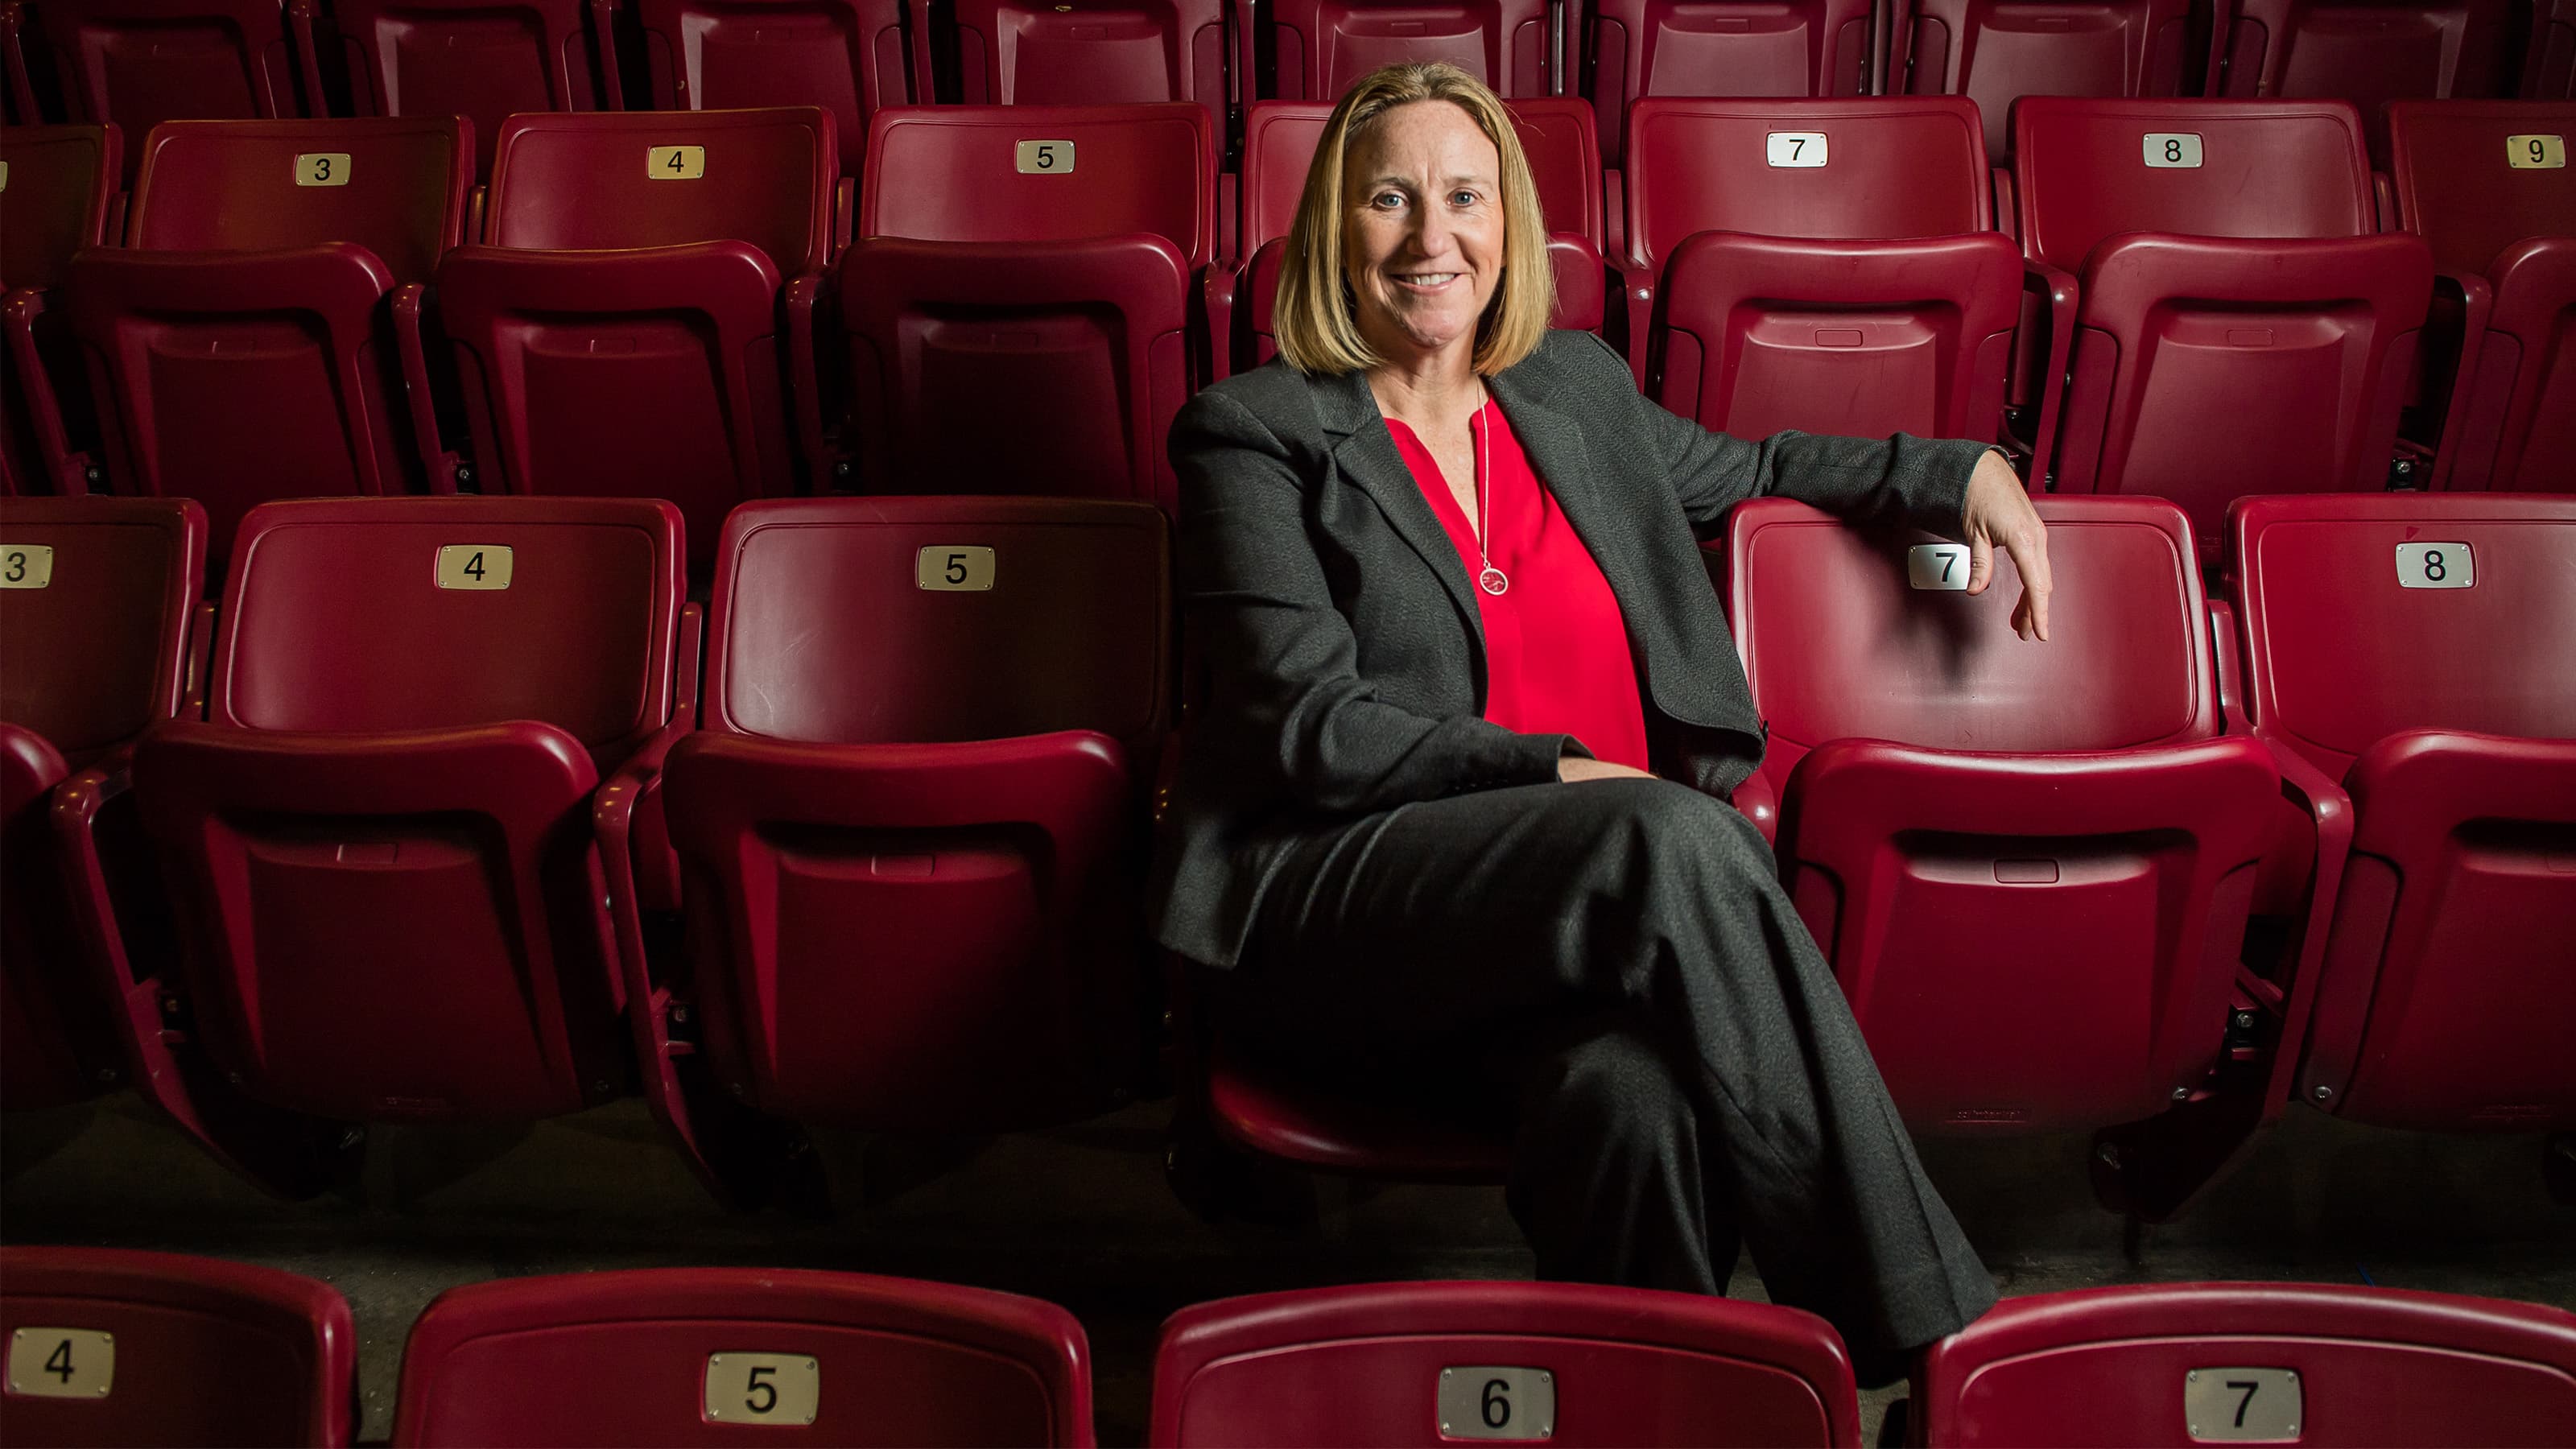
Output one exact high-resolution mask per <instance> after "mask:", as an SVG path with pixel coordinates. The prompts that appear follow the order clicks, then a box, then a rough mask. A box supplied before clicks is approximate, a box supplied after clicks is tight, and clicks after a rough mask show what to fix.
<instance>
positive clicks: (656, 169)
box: [483, 106, 839, 277]
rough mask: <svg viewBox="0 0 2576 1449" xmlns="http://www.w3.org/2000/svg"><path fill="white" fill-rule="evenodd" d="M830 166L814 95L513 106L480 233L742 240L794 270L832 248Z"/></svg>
mask: <svg viewBox="0 0 2576 1449" xmlns="http://www.w3.org/2000/svg"><path fill="white" fill-rule="evenodd" d="M675 163H676V164H675ZM838 175H839V162H838V160H837V159H836V157H835V154H834V151H833V125H832V120H831V118H830V117H829V116H828V115H827V114H825V113H824V112H823V111H821V110H819V109H817V108H815V107H812V106H780V107H775V108H772V109H768V110H752V111H702V112H697V113H695V114H676V115H675V114H669V113H664V112H658V111H633V112H622V113H611V112H600V113H595V114H590V115H521V116H513V117H511V118H510V120H509V121H508V122H507V123H505V124H504V125H503V126H502V128H501V139H500V144H499V148H498V151H497V154H496V155H495V156H494V158H493V161H492V198H491V201H490V204H489V210H488V212H487V214H486V216H485V219H484V224H483V239H484V240H485V241H486V242H488V243H490V244H491V245H493V246H498V247H522V248H531V249H537V250H546V251H583V250H612V249H623V248H634V247H664V246H677V245H680V244H682V243H686V242H703V241H739V242H747V243H749V244H751V245H752V246H755V247H758V248H759V249H760V250H761V251H762V252H763V253H764V254H765V255H767V256H768V258H769V260H770V264H771V265H772V266H775V267H776V268H777V269H778V272H779V275H780V276H782V277H794V276H797V275H799V274H802V273H805V272H808V271H812V270H814V269H816V268H818V267H821V266H822V265H823V264H824V262H825V261H826V260H827V259H828V257H829V256H830V253H831V237H832V188H833V181H834V178H835V177H836V176H838Z"/></svg>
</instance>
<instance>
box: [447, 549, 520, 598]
mask: <svg viewBox="0 0 2576 1449" xmlns="http://www.w3.org/2000/svg"><path fill="white" fill-rule="evenodd" d="M438 586H439V587H440V588H442V589H506V588H508V587H509V586H510V550H509V549H508V548H506V547H504V546H503V545H500V544H497V543H451V544H448V545H447V546H445V547H444V548H441V549H440V550H439V551H438Z"/></svg>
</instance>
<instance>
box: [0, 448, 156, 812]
mask: <svg viewBox="0 0 2576 1449" xmlns="http://www.w3.org/2000/svg"><path fill="white" fill-rule="evenodd" d="M205 571H206V514H205V510H203V509H201V508H199V507H198V506H197V505H196V504H194V503H191V502H189V501H188V500H186V499H184V498H107V497H87V498H0V588H5V590H6V592H5V593H0V598H5V599H6V600H7V603H6V604H5V605H0V609H5V611H6V612H7V615H8V623H7V624H6V626H5V627H0V720H7V721H9V722H10V723H12V724H19V725H24V726H26V727H27V728H29V729H31V730H34V731H35V732H36V733H37V734H39V735H41V736H43V737H44V739H45V740H46V742H47V743H48V744H50V745H52V746H53V747H54V748H55V749H57V750H60V751H62V753H63V755H64V756H65V757H66V758H67V759H69V760H71V761H73V762H74V763H75V764H79V763H84V762H86V761H88V760H89V759H91V758H92V757H94V756H96V755H98V754H99V753H101V752H102V751H105V750H108V749H111V748H113V747H114V746H116V745H120V744H123V743H124V742H126V741H128V740H131V739H133V738H134V737H135V736H136V735H139V734H141V733H142V732H143V730H144V728H145V727H146V726H148V725H150V724H152V723H153V722H154V721H155V720H163V719H168V718H169V717H170V716H171V715H173V714H176V713H177V712H178V709H179V694H180V690H181V687H182V684H183V680H184V677H185V674H186V670H187V653H188V630H189V622H190V620H191V618H192V617H193V615H194V614H195V611H196V607H197V599H198V596H199V594H200V593H201V592H202V591H203V587H204V581H205ZM13 576H14V577H13ZM39 579H41V580H43V581H44V582H43V583H42V584H41V585H39V584H38V583H37V582H36V581H37V580H39Z"/></svg>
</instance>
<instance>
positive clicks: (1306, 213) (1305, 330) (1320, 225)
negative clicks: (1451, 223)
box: [1271, 63, 1556, 377]
mask: <svg viewBox="0 0 2576 1449" xmlns="http://www.w3.org/2000/svg"><path fill="white" fill-rule="evenodd" d="M1416 101H1447V102H1449V103H1450V104H1451V105H1454V106H1456V107H1458V109H1460V110H1462V111H1465V112H1466V113H1467V115H1468V118H1469V119H1471V120H1473V121H1474V122H1475V123H1476V126H1477V129H1479V130H1481V131H1483V132H1484V133H1485V138H1486V139H1487V140H1489V141H1492V142H1493V143H1494V150H1495V152H1496V154H1497V155H1499V156H1500V157H1501V158H1502V165H1503V174H1502V178H1501V182H1502V204H1503V276H1502V281H1501V283H1500V284H1499V285H1497V286H1496V287H1495V288H1494V298H1493V300H1492V301H1491V302H1489V303H1487V304H1486V307H1485V315H1484V316H1483V318H1481V319H1480V320H1479V321H1478V322H1477V324H1476V371H1477V372H1478V373H1480V374H1483V375H1485V376H1488V377H1490V376H1492V375H1493V374H1495V373H1497V372H1500V371H1502V370H1503V369H1504V368H1507V367H1510V366H1511V365H1512V364H1514V363H1516V362H1519V361H1520V360H1521V359H1522V358H1525V357H1527V356H1529V355H1530V354H1531V353H1533V352H1535V351H1537V350H1538V345H1539V343H1540V342H1541V341H1543V340H1545V338H1546V336H1547V325H1548V319H1549V318H1550V317H1551V316H1553V315H1554V314H1555V311H1556V276H1555V273H1554V271H1553V269H1552V268H1551V267H1550V266H1549V265H1548V257H1547V218H1546V215H1545V213H1543V212H1541V211H1540V210H1539V203H1538V186H1537V183H1536V182H1534V181H1532V180H1531V179H1530V169H1529V158H1528V157H1527V156H1526V155H1524V154H1522V151H1521V138H1520V132H1519V130H1518V128H1517V127H1515V126H1514V125H1513V124H1512V117H1511V113H1510V112H1509V111H1507V110H1505V109H1503V103H1502V101H1501V100H1500V99H1499V98H1497V97H1496V96H1495V95H1494V93H1493V92H1492V91H1490V90H1487V89H1486V88H1485V85H1484V83H1483V82H1482V81H1479V80H1477V79H1476V78H1475V77H1474V76H1471V75H1469V74H1467V73H1466V72H1465V71H1463V70H1460V69H1459V68H1458V67H1456V66H1454V65H1445V64H1438V63H1411V64H1405V65H1390V66H1386V67H1383V68H1382V69H1379V70H1377V71H1374V72H1372V73H1370V74H1369V75H1368V76H1366V77H1364V78H1362V79H1361V81H1360V82H1359V84H1357V85H1354V86H1352V87H1351V88H1350V91H1349V93H1348V94H1346V95H1344V96H1343V97H1342V100H1341V104H1339V105H1337V106H1335V107H1333V114H1332V117H1331V119H1329V120H1327V121H1326V122H1325V123H1324V138H1323V140H1322V141H1321V142H1319V143H1318V144H1317V145H1316V147H1315V160H1314V164H1313V165H1311V166H1309V167H1308V168H1307V171H1306V191H1305V194H1304V196H1302V197H1301V198H1299V200H1298V202H1297V220H1296V222H1295V223H1294V224H1293V225H1291V226H1290V227H1289V228H1288V255H1287V258H1286V263H1287V264H1286V265H1285V266H1283V267H1281V268H1280V269H1279V296H1278V298H1277V304H1276V306H1275V307H1274V308H1273V309H1272V314H1271V317H1272V330H1273V333H1274V335H1276V336H1277V338H1278V340H1279V353H1280V355H1281V356H1283V357H1285V358H1287V359H1288V364H1289V365H1290V366H1291V367H1294V368H1296V369H1297V370H1298V371H1299V372H1304V373H1338V372H1365V371H1367V370H1368V369H1370V368H1373V367H1376V366H1378V365H1379V364H1380V363H1381V362H1383V361H1384V360H1385V359H1383V358H1381V357H1379V356H1378V355H1377V353H1376V352H1375V351H1374V350H1373V349H1371V348H1370V346H1369V345H1368V342H1367V341H1366V340H1365V339H1364V338H1362V337H1361V336H1360V329H1359V319H1358V317H1357V316H1356V315H1355V312H1354V309H1355V307H1356V305H1357V304H1356V301H1355V300H1354V299H1353V297H1352V296H1351V292H1350V288H1349V286H1348V285H1347V283H1346V281H1345V279H1344V278H1343V275H1342V220H1343V218H1342V211H1343V202H1342V170H1343V167H1342V163H1343V160H1344V158H1346V157H1347V156H1348V155H1349V154H1350V148H1351V143H1352V142H1353V141H1354V140H1356V139H1357V138H1358V137H1359V136H1360V135H1361V133H1363V132H1365V131H1366V130H1367V129H1368V128H1369V127H1370V126H1371V125H1372V124H1374V123H1376V122H1377V121H1378V120H1379V119H1380V118H1381V117H1383V116H1384V115H1385V114H1386V113H1387V112H1388V111H1391V110H1393V109H1395V108H1396V107H1397V106H1404V105H1411V104H1412V103H1414V102H1416Z"/></svg>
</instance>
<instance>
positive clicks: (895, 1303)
mask: <svg viewBox="0 0 2576 1449" xmlns="http://www.w3.org/2000/svg"><path fill="white" fill-rule="evenodd" d="M1089 1355H1090V1350H1089V1346H1088V1344H1087V1342H1086V1340H1085V1339H1084V1337H1083V1332H1082V1325H1080V1324H1079V1323H1076V1322H1075V1321H1074V1318H1073V1315H1072V1314H1070V1313H1067V1312H1065V1311H1064V1310H1063V1309H1061V1308H1058V1307H1056V1306H1055V1305H1054V1304H1051V1303H1041V1302H1039V1301H1037V1300H1035V1299H1031V1298H1021V1297H1018V1296H1016V1295H1013V1294H1008V1293H994V1292H990V1291H987V1290H985V1289H980V1288H961V1287H956V1286H953V1285H950V1284H945V1283H923V1282H918V1281H914V1280H911V1279H904V1278H879V1277H873V1276H869V1275H866V1274H859V1273H817V1272H807V1271H799V1270H794V1269H750V1268H669V1269H647V1270H642V1271H633V1272H619V1273H581V1274H575V1275H571V1276H567V1277H559V1278H520V1279H514V1280H509V1281H504V1282H497V1283H478V1284H473V1285H470V1286H468V1287H463V1288H452V1289H449V1290H448V1291H447V1292H445V1293H443V1294H441V1295H439V1297H438V1298H437V1300H436V1301H435V1302H433V1303H431V1304H430V1305H429V1308H428V1310H427V1311H426V1312H424V1313H422V1314H421V1316H420V1321H419V1322H418V1323H416V1324H414V1325H413V1326H412V1331H411V1338H410V1341H409V1342H408V1343H407V1344H406V1345H405V1346H404V1350H403V1370H402V1397H401V1402H400V1404H399V1405H398V1406H397V1407H396V1409H395V1412H394V1442H395V1443H396V1444H402V1445H430V1444H490V1443H498V1442H542V1443H599V1444H657V1443H668V1442H673V1441H675V1440H683V1439H696V1438H703V1437H708V1436H710V1435H712V1436H715V1437H718V1438H727V1437H732V1436H733V1435H736V1434H758V1435H760V1436H762V1437H761V1439H760V1442H762V1443H765V1444H766V1443H777V1444H789V1445H821V1444H834V1445H906V1444H1033V1445H1073V1444H1088V1443H1090V1442H1091V1368H1090V1361H1089ZM763 1390H767V1392H766V1393H764V1392H762V1391H763Z"/></svg>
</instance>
